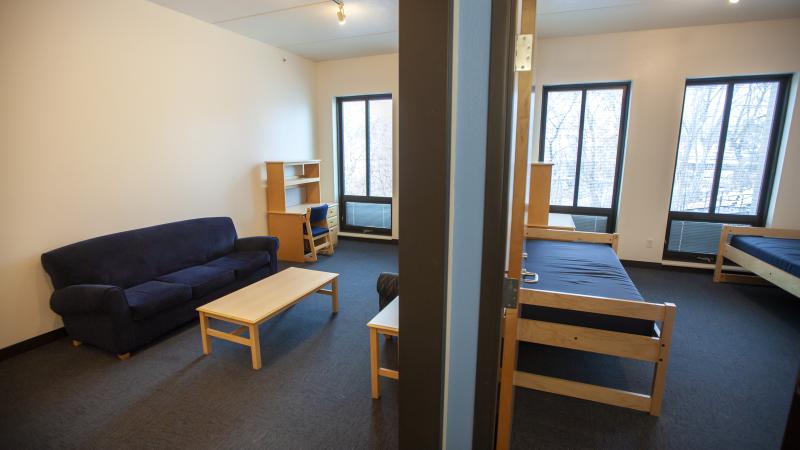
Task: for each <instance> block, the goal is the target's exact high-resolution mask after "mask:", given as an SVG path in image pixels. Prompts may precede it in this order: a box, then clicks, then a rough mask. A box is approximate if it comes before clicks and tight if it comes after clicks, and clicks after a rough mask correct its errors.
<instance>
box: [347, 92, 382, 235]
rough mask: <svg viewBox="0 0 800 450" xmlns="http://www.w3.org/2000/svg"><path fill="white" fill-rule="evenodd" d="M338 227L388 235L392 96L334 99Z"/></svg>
mask: <svg viewBox="0 0 800 450" xmlns="http://www.w3.org/2000/svg"><path fill="white" fill-rule="evenodd" d="M336 109H337V125H338V127H337V128H338V137H339V205H340V208H339V210H340V211H341V221H340V222H341V228H342V230H346V231H358V232H362V233H378V234H391V232H392V96H391V95H389V94H385V95H368V96H359V97H340V98H337V99H336Z"/></svg>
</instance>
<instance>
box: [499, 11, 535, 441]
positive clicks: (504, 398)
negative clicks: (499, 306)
mask: <svg viewBox="0 0 800 450" xmlns="http://www.w3.org/2000/svg"><path fill="white" fill-rule="evenodd" d="M519 1H520V2H521V4H522V8H521V11H520V17H519V19H518V33H517V43H516V44H517V46H516V55H515V58H514V59H515V61H514V70H515V71H516V72H517V88H516V97H517V117H516V123H515V129H516V139H515V143H514V184H513V189H512V193H511V195H512V197H511V218H510V220H511V236H510V238H509V250H508V278H509V279H511V280H515V281H517V282H518V281H519V279H520V277H521V276H522V253H523V246H524V243H525V189H526V187H527V181H528V177H527V175H528V145H529V142H530V136H529V131H530V121H531V92H532V90H533V47H534V43H535V36H536V0H519ZM518 314H519V313H518V308H516V307H507V308H506V309H505V318H504V320H503V354H502V358H501V364H502V365H501V367H500V394H499V401H498V411H497V438H496V442H495V447H496V448H497V449H498V450H506V449H508V448H509V447H510V446H511V422H512V414H513V412H514V371H515V370H516V368H517V318H518Z"/></svg>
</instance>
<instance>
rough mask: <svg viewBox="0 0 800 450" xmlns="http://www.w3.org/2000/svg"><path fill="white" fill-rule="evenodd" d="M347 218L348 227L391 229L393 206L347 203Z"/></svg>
mask: <svg viewBox="0 0 800 450" xmlns="http://www.w3.org/2000/svg"><path fill="white" fill-rule="evenodd" d="M345 217H346V219H347V225H353V226H358V227H370V228H385V229H389V228H391V227H392V205H390V204H384V203H356V202H347V204H346V206H345Z"/></svg>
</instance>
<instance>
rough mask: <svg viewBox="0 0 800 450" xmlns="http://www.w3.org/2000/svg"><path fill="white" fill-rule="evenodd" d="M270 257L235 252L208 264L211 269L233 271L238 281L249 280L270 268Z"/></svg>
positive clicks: (260, 254) (261, 254) (266, 253)
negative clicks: (249, 276)
mask: <svg viewBox="0 0 800 450" xmlns="http://www.w3.org/2000/svg"><path fill="white" fill-rule="evenodd" d="M269 263H270V257H269V253H268V252H257V251H253V252H233V253H230V254H228V255H226V256H223V257H222V258H217V259H215V260H213V261H211V262H208V263H206V264H205V265H206V266H209V267H218V268H222V269H228V270H233V272H234V273H235V274H236V278H237V279H242V278H247V276H248V275H250V274H251V273H253V272H255V271H256V270H258V269H260V268H262V267H264V266H268V265H269Z"/></svg>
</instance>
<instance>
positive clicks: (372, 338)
mask: <svg viewBox="0 0 800 450" xmlns="http://www.w3.org/2000/svg"><path fill="white" fill-rule="evenodd" d="M379 346H380V341H378V330H376V329H375V328H370V329H369V378H370V381H371V383H372V398H379V397H380V396H381V393H380V386H379V385H378V347H379Z"/></svg>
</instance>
